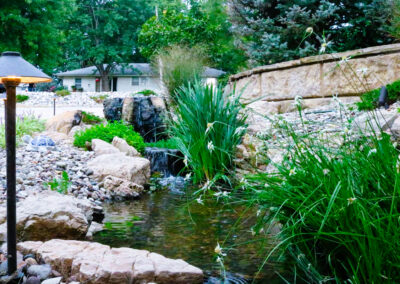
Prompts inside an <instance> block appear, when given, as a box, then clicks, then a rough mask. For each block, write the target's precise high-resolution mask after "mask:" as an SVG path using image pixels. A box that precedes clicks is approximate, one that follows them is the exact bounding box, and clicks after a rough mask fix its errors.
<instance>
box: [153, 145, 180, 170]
mask: <svg viewBox="0 0 400 284" xmlns="http://www.w3.org/2000/svg"><path fill="white" fill-rule="evenodd" d="M145 157H146V158H147V159H149V160H150V165H151V172H152V173H155V172H159V173H161V174H163V175H164V177H168V176H177V175H179V173H180V172H181V171H182V169H183V168H184V165H183V162H182V157H181V154H180V152H179V151H178V150H175V149H166V148H153V147H146V149H145Z"/></svg>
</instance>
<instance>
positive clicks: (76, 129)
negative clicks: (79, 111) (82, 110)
mask: <svg viewBox="0 0 400 284" xmlns="http://www.w3.org/2000/svg"><path fill="white" fill-rule="evenodd" d="M89 127H90V126H89V125H87V124H83V123H81V124H80V125H75V126H74V127H72V128H71V130H70V131H69V133H68V136H69V137H74V136H75V134H76V133H77V132H79V131H84V130H86V129H88V128H89Z"/></svg>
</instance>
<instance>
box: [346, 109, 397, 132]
mask: <svg viewBox="0 0 400 284" xmlns="http://www.w3.org/2000/svg"><path fill="white" fill-rule="evenodd" d="M399 117H400V113H398V112H397V110H383V109H377V110H375V111H369V112H365V113H363V114H361V115H360V116H358V117H356V118H355V119H354V121H353V124H352V131H353V132H355V133H359V132H360V133H368V132H375V133H380V132H381V130H382V131H388V130H390V129H391V128H392V125H393V124H394V122H395V120H397V119H398V118H399Z"/></svg>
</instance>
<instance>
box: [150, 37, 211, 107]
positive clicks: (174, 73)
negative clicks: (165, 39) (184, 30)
mask: <svg viewBox="0 0 400 284" xmlns="http://www.w3.org/2000/svg"><path fill="white" fill-rule="evenodd" d="M152 65H153V66H154V68H155V69H156V71H157V72H161V73H162V80H163V83H164V85H165V87H166V88H167V90H168V93H169V95H170V96H171V98H172V101H173V102H175V100H176V96H177V92H176V91H177V90H178V89H179V88H180V87H181V86H187V85H188V84H193V83H194V82H195V81H196V80H197V78H200V77H201V75H202V74H203V72H204V65H205V55H204V54H203V52H202V51H201V50H200V49H198V48H195V47H192V48H189V47H184V46H178V45H175V46H171V47H168V48H166V49H164V50H163V51H161V52H160V53H159V54H158V55H157V56H156V57H155V58H153V61H152ZM178 93H179V92H178Z"/></svg>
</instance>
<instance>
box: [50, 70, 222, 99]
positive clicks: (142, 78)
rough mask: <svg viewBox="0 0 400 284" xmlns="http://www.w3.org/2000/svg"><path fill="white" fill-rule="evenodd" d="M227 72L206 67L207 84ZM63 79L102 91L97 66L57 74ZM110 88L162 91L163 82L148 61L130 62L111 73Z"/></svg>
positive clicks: (67, 85) (90, 90) (84, 88)
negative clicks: (161, 82)
mask: <svg viewBox="0 0 400 284" xmlns="http://www.w3.org/2000/svg"><path fill="white" fill-rule="evenodd" d="M223 74H225V72H223V71H221V70H217V69H214V68H209V67H206V68H205V70H204V73H203V78H205V79H206V82H207V84H216V83H217V78H218V77H219V76H221V75H223ZM56 76H57V77H58V78H60V79H62V84H63V86H64V87H67V88H68V89H69V90H71V89H72V86H75V88H76V89H83V91H85V92H101V91H102V90H101V81H100V76H99V72H98V71H97V68H96V67H95V66H91V67H86V68H82V69H76V70H71V71H67V72H62V73H58V74H56ZM109 84H110V90H111V91H114V92H138V91H142V90H152V91H154V92H156V93H160V92H161V91H162V90H161V84H160V78H159V77H158V74H155V72H154V71H153V69H152V68H151V66H150V64H148V63H129V64H124V65H118V66H117V67H116V68H115V69H114V71H113V72H112V74H111V75H110V83H109Z"/></svg>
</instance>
